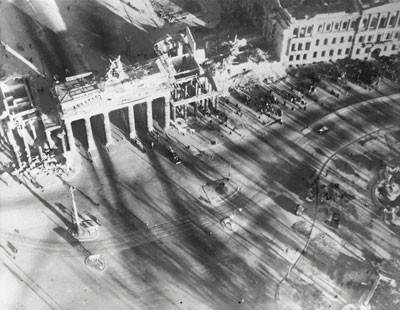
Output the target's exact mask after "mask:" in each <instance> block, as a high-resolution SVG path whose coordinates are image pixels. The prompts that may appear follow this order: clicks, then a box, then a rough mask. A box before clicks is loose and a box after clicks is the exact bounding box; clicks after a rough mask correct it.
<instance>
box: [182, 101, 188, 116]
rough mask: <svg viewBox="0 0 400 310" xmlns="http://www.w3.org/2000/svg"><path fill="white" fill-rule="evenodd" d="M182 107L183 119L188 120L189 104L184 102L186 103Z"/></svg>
mask: <svg viewBox="0 0 400 310" xmlns="http://www.w3.org/2000/svg"><path fill="white" fill-rule="evenodd" d="M182 108H183V119H185V120H186V118H187V105H186V104H184V105H183V106H182Z"/></svg>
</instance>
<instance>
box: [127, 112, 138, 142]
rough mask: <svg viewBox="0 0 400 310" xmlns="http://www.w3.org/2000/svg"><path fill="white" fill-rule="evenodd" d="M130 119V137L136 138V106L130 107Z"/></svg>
mask: <svg viewBox="0 0 400 310" xmlns="http://www.w3.org/2000/svg"><path fill="white" fill-rule="evenodd" d="M128 119H129V138H130V139H135V138H136V128H135V106H131V107H128Z"/></svg>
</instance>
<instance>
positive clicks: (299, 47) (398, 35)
mask: <svg viewBox="0 0 400 310" xmlns="http://www.w3.org/2000/svg"><path fill="white" fill-rule="evenodd" d="M393 34H394V35H393ZM392 38H394V39H398V38H400V32H398V31H397V32H394V33H393V32H389V33H387V34H386V35H382V34H378V35H377V36H376V43H379V42H382V41H383V40H391V39H392ZM373 39H374V35H369V36H359V37H358V42H359V43H364V42H372V41H373ZM352 40H353V36H348V37H347V42H351V41H352ZM344 42H345V37H340V39H339V43H344ZM319 43H320V39H317V40H315V46H319ZM336 43H337V38H332V40H331V44H336ZM328 44H329V40H328V39H327V38H325V39H324V41H323V45H328ZM296 45H297V51H302V50H303V43H301V42H300V43H293V44H292V47H291V51H292V52H294V51H296ZM310 47H311V42H306V43H305V44H304V48H305V50H306V51H308V50H310Z"/></svg>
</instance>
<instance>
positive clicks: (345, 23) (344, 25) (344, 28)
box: [342, 22, 349, 30]
mask: <svg viewBox="0 0 400 310" xmlns="http://www.w3.org/2000/svg"><path fill="white" fill-rule="evenodd" d="M348 25H349V24H348V22H344V23H343V25H342V29H343V30H346V29H347V26H348Z"/></svg>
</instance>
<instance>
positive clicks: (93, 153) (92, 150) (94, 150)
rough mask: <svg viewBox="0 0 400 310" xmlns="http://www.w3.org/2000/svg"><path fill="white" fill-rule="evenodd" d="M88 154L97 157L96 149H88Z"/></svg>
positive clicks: (92, 157)
mask: <svg viewBox="0 0 400 310" xmlns="http://www.w3.org/2000/svg"><path fill="white" fill-rule="evenodd" d="M88 154H89V156H90V158H91V159H94V158H97V157H99V152H98V151H97V150H96V149H90V150H88Z"/></svg>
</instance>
